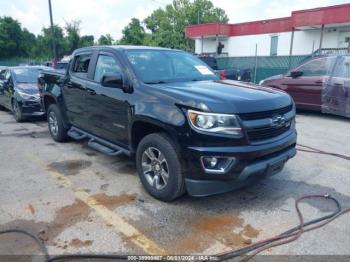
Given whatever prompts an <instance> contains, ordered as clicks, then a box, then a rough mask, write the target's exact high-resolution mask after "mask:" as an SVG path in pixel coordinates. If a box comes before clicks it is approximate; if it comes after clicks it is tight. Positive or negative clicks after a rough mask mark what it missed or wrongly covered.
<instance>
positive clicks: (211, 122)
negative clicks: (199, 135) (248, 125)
mask: <svg viewBox="0 0 350 262" xmlns="http://www.w3.org/2000/svg"><path fill="white" fill-rule="evenodd" d="M188 119H189V122H190V124H191V127H192V128H193V129H195V130H199V131H202V132H210V133H218V134H225V135H234V136H239V137H241V136H242V128H241V127H240V125H239V123H238V120H237V117H236V116H235V115H228V114H214V113H204V112H198V111H193V110H188Z"/></svg>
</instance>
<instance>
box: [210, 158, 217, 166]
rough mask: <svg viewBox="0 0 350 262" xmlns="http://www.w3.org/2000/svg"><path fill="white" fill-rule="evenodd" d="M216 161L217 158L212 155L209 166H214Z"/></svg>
mask: <svg viewBox="0 0 350 262" xmlns="http://www.w3.org/2000/svg"><path fill="white" fill-rule="evenodd" d="M217 163H218V159H217V158H216V157H212V158H211V160H210V167H215V166H216V164H217Z"/></svg>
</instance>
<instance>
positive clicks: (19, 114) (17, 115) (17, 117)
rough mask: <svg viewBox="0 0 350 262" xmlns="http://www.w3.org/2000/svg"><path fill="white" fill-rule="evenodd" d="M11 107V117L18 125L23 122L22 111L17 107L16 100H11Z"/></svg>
mask: <svg viewBox="0 0 350 262" xmlns="http://www.w3.org/2000/svg"><path fill="white" fill-rule="evenodd" d="M11 105H12V113H13V117H14V118H15V120H16V121H17V122H18V123H21V122H23V121H24V120H25V117H24V116H23V113H22V109H21V107H20V106H19V104H18V102H17V100H16V99H13V100H12V103H11Z"/></svg>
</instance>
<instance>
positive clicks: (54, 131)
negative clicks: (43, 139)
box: [49, 111, 58, 136]
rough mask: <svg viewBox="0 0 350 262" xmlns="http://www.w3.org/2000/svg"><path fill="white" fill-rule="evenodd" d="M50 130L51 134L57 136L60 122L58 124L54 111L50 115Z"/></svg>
mask: <svg viewBox="0 0 350 262" xmlns="http://www.w3.org/2000/svg"><path fill="white" fill-rule="evenodd" d="M49 128H50V131H51V134H53V135H54V136H57V134H58V122H57V117H56V114H55V113H54V112H52V111H51V112H50V114H49Z"/></svg>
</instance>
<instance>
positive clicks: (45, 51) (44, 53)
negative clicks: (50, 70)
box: [34, 25, 70, 59]
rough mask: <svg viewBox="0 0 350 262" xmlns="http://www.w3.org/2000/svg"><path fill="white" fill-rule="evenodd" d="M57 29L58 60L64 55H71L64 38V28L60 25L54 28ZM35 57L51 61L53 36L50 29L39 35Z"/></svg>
mask: <svg viewBox="0 0 350 262" xmlns="http://www.w3.org/2000/svg"><path fill="white" fill-rule="evenodd" d="M54 29H55V41H56V49H57V56H58V59H60V58H62V57H63V56H64V55H67V54H70V52H69V51H68V46H67V41H66V38H65V37H64V33H63V32H64V31H63V28H61V27H60V26H58V25H55V26H54ZM34 53H35V57H37V58H40V59H51V58H52V57H53V53H52V36H51V29H50V27H44V28H43V29H42V34H40V35H38V39H37V45H36V47H35V51H34Z"/></svg>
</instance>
